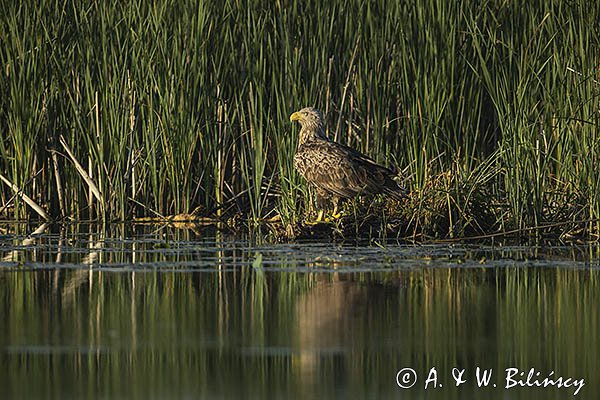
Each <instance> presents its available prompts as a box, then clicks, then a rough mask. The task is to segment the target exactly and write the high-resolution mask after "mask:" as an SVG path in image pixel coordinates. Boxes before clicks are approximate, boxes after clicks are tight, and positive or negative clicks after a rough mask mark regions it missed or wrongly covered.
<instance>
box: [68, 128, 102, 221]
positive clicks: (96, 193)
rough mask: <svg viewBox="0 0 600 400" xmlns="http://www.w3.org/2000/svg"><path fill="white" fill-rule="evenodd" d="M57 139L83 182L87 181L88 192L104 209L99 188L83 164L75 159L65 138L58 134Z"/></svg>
mask: <svg viewBox="0 0 600 400" xmlns="http://www.w3.org/2000/svg"><path fill="white" fill-rule="evenodd" d="M59 140H60V144H61V145H62V147H63V148H64V149H65V151H66V152H67V155H68V156H69V158H70V159H71V162H72V163H73V165H75V169H77V172H79V175H81V177H82V178H83V180H84V181H85V183H87V185H88V188H89V190H90V192H91V193H92V194H93V195H94V197H96V199H97V200H98V202H99V203H100V206H101V207H102V209H104V200H103V198H102V194H101V193H100V190H99V189H98V186H96V184H95V183H94V181H93V180H92V178H91V177H90V176H89V175H88V173H87V172H86V171H85V169H84V168H83V166H82V165H81V164H80V163H79V161H77V159H76V158H75V156H74V155H73V152H72V151H71V149H70V148H69V145H68V144H67V142H66V141H65V138H64V137H63V136H62V135H60V138H59Z"/></svg>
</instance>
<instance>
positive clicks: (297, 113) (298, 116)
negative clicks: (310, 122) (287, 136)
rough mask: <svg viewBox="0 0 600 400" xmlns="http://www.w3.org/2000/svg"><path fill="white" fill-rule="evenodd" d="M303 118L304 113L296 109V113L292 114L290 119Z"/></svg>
mask: <svg viewBox="0 0 600 400" xmlns="http://www.w3.org/2000/svg"><path fill="white" fill-rule="evenodd" d="M301 119H302V115H301V114H300V113H299V112H298V111H296V112H295V113H293V114H292V115H290V121H299V120H301Z"/></svg>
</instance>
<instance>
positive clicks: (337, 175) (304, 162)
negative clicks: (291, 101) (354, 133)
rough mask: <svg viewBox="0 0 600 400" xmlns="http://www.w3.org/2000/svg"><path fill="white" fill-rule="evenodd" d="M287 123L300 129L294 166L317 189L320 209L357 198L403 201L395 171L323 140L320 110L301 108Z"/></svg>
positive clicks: (326, 139) (348, 149) (324, 137)
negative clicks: (329, 202) (372, 196)
mask: <svg viewBox="0 0 600 400" xmlns="http://www.w3.org/2000/svg"><path fill="white" fill-rule="evenodd" d="M290 121H298V122H299V123H300V125H301V129H300V137H299V140H298V149H297V150H296V155H295V156H294V166H295V167H296V169H297V170H298V172H299V173H300V175H302V176H303V177H304V178H305V179H306V180H307V181H308V182H309V183H310V184H312V185H314V186H315V187H316V189H317V193H316V194H317V204H318V205H319V207H323V206H324V204H323V202H324V201H325V200H328V199H333V201H334V204H335V205H336V206H337V202H338V199H340V198H351V197H354V196H356V195H359V194H377V193H383V194H386V195H388V196H390V197H392V198H394V199H397V200H400V199H402V198H403V197H405V191H404V189H403V188H401V187H400V186H399V185H398V183H397V182H396V181H395V180H394V178H395V177H396V173H395V172H394V171H392V170H391V169H389V168H386V167H384V166H382V165H379V164H377V163H376V162H375V161H374V160H372V159H371V158H369V157H367V156H366V155H364V154H362V153H360V152H358V151H356V150H354V149H352V148H350V147H348V146H344V145H342V144H339V143H336V142H334V141H332V140H329V139H328V138H327V137H326V136H325V123H324V122H323V116H322V115H321V112H320V111H319V110H317V109H315V108H312V107H307V108H303V109H302V110H300V111H297V112H295V113H293V114H292V115H290Z"/></svg>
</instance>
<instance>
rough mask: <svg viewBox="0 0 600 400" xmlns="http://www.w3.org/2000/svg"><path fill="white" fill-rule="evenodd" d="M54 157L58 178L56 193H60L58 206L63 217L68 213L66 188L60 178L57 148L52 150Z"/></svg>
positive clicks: (55, 175) (55, 173)
mask: <svg viewBox="0 0 600 400" xmlns="http://www.w3.org/2000/svg"><path fill="white" fill-rule="evenodd" d="M50 154H51V157H52V167H53V169H54V179H56V194H57V195H58V208H59V210H60V215H61V217H64V216H66V215H67V213H66V210H65V197H64V189H63V185H62V180H61V178H60V170H59V167H58V156H57V155H56V150H51V151H50Z"/></svg>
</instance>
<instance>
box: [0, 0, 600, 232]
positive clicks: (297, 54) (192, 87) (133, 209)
mask: <svg viewBox="0 0 600 400" xmlns="http://www.w3.org/2000/svg"><path fill="white" fill-rule="evenodd" d="M13 3H14V2H6V3H5V4H2V5H1V6H0V11H1V13H0V21H1V22H2V26H4V27H5V29H4V30H3V32H2V33H0V39H1V40H0V66H1V67H2V68H1V71H0V72H1V74H0V75H1V79H0V132H1V133H2V134H1V139H0V174H1V175H2V177H3V178H4V179H2V182H3V183H0V201H1V202H0V204H1V206H0V217H1V218H3V219H8V218H10V219H26V218H37V217H38V215H37V213H36V212H34V211H32V209H31V208H30V206H28V205H26V203H25V202H24V199H23V197H22V194H25V195H27V196H29V197H30V198H31V201H32V202H34V203H35V204H38V205H39V206H40V207H41V208H42V209H43V211H44V212H45V213H47V216H48V218H50V219H60V218H61V217H65V216H68V217H69V218H73V219H97V220H105V221H111V220H120V221H123V220H133V219H136V218H143V217H153V218H158V217H161V216H173V215H182V214H184V215H185V214H188V215H192V216H198V217H209V218H213V217H214V218H218V219H219V220H230V219H232V218H233V219H234V220H235V221H238V224H242V223H243V224H244V225H247V226H252V225H255V224H260V222H261V221H263V220H265V219H271V218H273V217H275V216H278V218H280V219H281V222H280V224H281V226H282V227H283V228H282V229H284V230H285V229H288V227H292V229H294V228H296V229H300V228H299V227H302V226H303V225H302V222H303V221H304V219H305V218H307V216H308V215H309V214H310V213H311V212H312V205H311V193H310V190H309V189H307V187H306V186H305V184H304V182H303V181H302V179H301V178H300V177H299V176H298V174H297V173H296V172H295V171H294V169H293V165H292V156H293V154H294V151H295V148H296V135H297V128H296V127H293V126H292V125H291V124H289V121H288V116H289V114H290V113H291V112H293V111H295V110H297V109H299V108H302V107H304V106H307V105H314V106H316V107H318V108H320V109H321V110H322V111H323V112H324V113H325V114H326V119H327V134H328V135H330V136H331V137H332V138H334V139H336V140H338V141H340V142H342V143H345V144H348V145H351V146H353V147H356V148H358V149H360V150H361V151H363V152H365V153H367V154H369V155H371V156H372V157H373V158H375V159H376V160H377V161H378V162H381V163H387V164H391V163H395V164H396V165H398V166H399V167H400V168H401V169H404V170H405V171H406V176H407V181H406V183H407V185H408V186H409V188H410V190H411V193H412V196H411V198H410V199H409V200H408V201H407V202H406V203H403V204H393V203H389V204H386V203H385V202H384V201H383V200H382V199H375V200H374V204H376V205H377V204H378V205H381V207H382V208H386V213H385V215H383V214H381V213H380V212H375V211H374V210H373V209H372V208H371V209H370V208H369V204H371V203H369V201H362V202H360V201H359V202H357V203H349V204H347V214H348V215H349V216H350V215H352V217H354V222H352V221H346V225H348V226H350V225H352V224H354V225H356V222H355V221H356V220H358V221H364V220H366V219H369V218H370V216H371V215H375V217H374V218H371V219H369V221H370V222H369V224H370V225H369V226H371V225H373V226H374V225H376V224H379V225H380V228H381V229H380V231H382V230H383V231H387V230H388V226H389V225H390V222H389V220H390V219H391V220H393V221H395V223H396V225H397V229H398V231H399V232H400V231H401V230H406V231H407V232H413V233H416V234H424V235H426V236H427V237H435V238H451V237H461V236H474V235H485V234H490V233H498V232H509V231H513V230H515V231H517V232H519V231H523V232H525V231H528V230H530V229H532V228H533V227H540V226H550V225H552V224H564V225H556V227H555V228H553V229H552V231H553V234H554V235H559V236H560V235H569V236H576V237H581V238H585V239H597V238H598V237H599V234H600V223H599V218H600V174H598V173H597V170H598V161H599V159H600V148H599V146H600V144H599V140H598V124H599V121H600V118H599V113H600V111H599V110H600V106H599V100H598V94H599V93H600V70H599V66H600V33H599V32H600V30H599V29H597V28H598V27H597V21H599V20H600V7H599V6H597V5H591V6H590V5H589V4H587V3H585V2H581V3H578V2H571V3H568V4H566V3H564V2H561V1H559V0H552V1H541V0H540V1H532V2H527V4H516V3H515V4H512V3H510V2H508V3H507V2H503V1H485V2H480V3H479V4H474V3H472V2H468V1H460V0H454V1H451V2H444V1H441V0H430V1H421V2H419V4H416V5H407V4H404V3H402V2H389V1H384V0H380V1H375V2H363V1H359V0H352V1H332V2H328V3H327V4H320V3H315V4H312V5H311V4H307V3H306V2H299V1H294V0H290V1H274V2H272V1H255V2H241V1H230V2H225V3H224V4H222V3H221V2H192V1H183V2H176V1H168V2H145V3H143V4H129V3H127V4H126V3H117V4H108V3H106V2H79V3H77V4H70V5H64V6H63V5H62V3H58V2H52V1H47V0H45V1H42V2H25V3H24V4H16V3H15V4H13ZM15 192H17V194H15ZM371 207H372V206H371ZM358 212H363V214H362V215H361V214H357V213H358ZM391 226H393V224H392V225H391ZM352 229H355V228H352Z"/></svg>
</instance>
